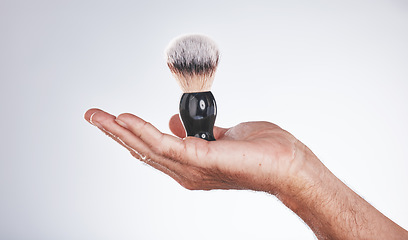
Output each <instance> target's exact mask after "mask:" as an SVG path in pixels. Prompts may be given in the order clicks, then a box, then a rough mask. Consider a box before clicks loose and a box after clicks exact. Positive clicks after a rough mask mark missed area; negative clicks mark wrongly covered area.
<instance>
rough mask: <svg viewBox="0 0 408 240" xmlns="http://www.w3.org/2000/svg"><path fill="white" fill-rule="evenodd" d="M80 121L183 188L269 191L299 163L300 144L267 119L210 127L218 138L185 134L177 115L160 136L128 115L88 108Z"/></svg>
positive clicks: (151, 126) (151, 128)
mask: <svg viewBox="0 0 408 240" xmlns="http://www.w3.org/2000/svg"><path fill="white" fill-rule="evenodd" d="M85 119H86V120H88V121H89V122H91V123H92V124H94V125H96V126H97V127H99V128H100V129H101V130H102V131H104V132H105V133H106V134H107V135H109V136H110V137H112V138H113V139H114V140H116V141H117V142H119V143H120V144H121V145H122V146H124V147H125V148H127V149H128V150H129V151H130V153H131V154H132V155H133V156H134V157H136V158H138V159H140V160H141V161H143V162H145V163H147V164H149V165H151V166H152V167H154V168H156V169H158V170H160V171H162V172H164V173H166V174H167V175H169V176H171V177H172V178H174V179H175V180H176V181H177V182H179V183H180V184H181V185H182V186H184V187H185V188H188V189H202V190H210V189H253V190H261V191H268V192H271V191H274V188H276V187H277V186H279V185H280V184H283V182H284V180H285V179H286V178H287V176H289V175H293V174H295V172H296V171H297V170H298V168H299V167H300V166H301V164H300V163H299V161H295V160H296V159H297V158H296V152H297V148H298V147H299V146H301V145H302V144H300V142H299V141H297V140H296V138H294V137H293V136H292V135H291V134H290V133H288V132H286V131H284V130H282V129H281V128H280V127H278V126H277V125H275V124H272V123H269V122H247V123H241V124H238V125H237V126H235V127H232V128H219V127H215V128H214V136H215V138H216V139H217V141H212V142H208V141H205V140H202V139H199V138H194V137H187V138H185V131H184V128H183V126H182V124H181V121H180V119H179V117H178V115H174V116H173V117H172V118H171V119H170V123H169V127H170V130H171V131H172V132H173V133H174V134H175V135H176V136H177V137H175V136H172V135H168V134H164V133H162V132H160V131H159V130H157V129H156V128H155V127H154V126H153V125H151V124H150V123H147V122H145V121H144V120H142V119H140V118H139V117H137V116H134V115H132V114H128V113H126V114H121V115H119V116H118V117H115V116H113V115H110V114H108V113H106V112H104V111H102V110H99V109H90V110H88V111H87V113H86V114H85Z"/></svg>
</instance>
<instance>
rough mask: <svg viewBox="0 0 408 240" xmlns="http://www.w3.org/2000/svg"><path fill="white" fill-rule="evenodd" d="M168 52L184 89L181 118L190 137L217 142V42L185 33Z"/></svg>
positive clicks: (168, 60) (170, 45)
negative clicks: (213, 84)
mask: <svg viewBox="0 0 408 240" xmlns="http://www.w3.org/2000/svg"><path fill="white" fill-rule="evenodd" d="M166 55H167V65H168V66H169V68H170V71H171V72H172V74H173V76H174V77H175V78H176V80H177V82H178V83H179V85H180V87H181V90H182V91H183V95H182V96H181V99H180V118H181V120H182V122H183V125H184V128H185V130H186V133H187V136H194V137H198V138H202V139H205V140H207V141H215V138H214V134H213V128H214V123H215V118H216V115H217V105H216V103H215V99H214V96H213V94H212V93H211V86H212V83H213V81H214V74H215V71H216V70H217V66H218V59H219V51H218V47H217V45H216V44H215V43H214V42H213V41H212V40H211V39H210V38H208V37H206V36H203V35H185V36H181V37H178V38H176V39H174V40H173V41H172V42H171V43H170V44H169V46H168V47H167V50H166Z"/></svg>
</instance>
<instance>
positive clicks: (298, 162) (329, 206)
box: [85, 109, 408, 239]
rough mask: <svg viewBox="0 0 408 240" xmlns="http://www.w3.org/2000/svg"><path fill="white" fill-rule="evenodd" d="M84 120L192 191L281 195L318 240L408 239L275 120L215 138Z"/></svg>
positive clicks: (122, 119)
mask: <svg viewBox="0 0 408 240" xmlns="http://www.w3.org/2000/svg"><path fill="white" fill-rule="evenodd" d="M85 119H86V120H87V121H89V122H90V123H91V124H93V125H95V126H96V127H98V128H99V129H101V130H102V131H103V132H105V133H106V134H107V135H108V136H110V137H112V138H113V139H114V140H115V141H117V142H118V143H119V144H121V145H122V146H124V147H125V148H126V149H127V150H129V151H130V153H131V154H132V156H134V157H136V158H137V159H139V160H141V161H143V162H145V163H147V164H148V165H150V166H152V167H154V168H156V169H158V170H160V171H162V172H164V173H166V174H167V175H169V176H170V177H172V178H173V179H174V180H176V181H177V182H178V183H179V184H180V185H181V186H183V187H185V188H187V189H190V190H211V189H247V190H249V189H250V190H255V191H264V192H268V193H270V194H273V195H275V196H276V197H277V198H278V199H279V200H281V201H282V202H283V203H284V204H285V205H286V206H287V207H289V208H290V209H291V210H292V211H293V212H295V213H296V214H297V215H298V216H299V217H300V218H302V219H303V221H304V222H305V223H306V224H307V225H308V226H309V227H310V228H311V229H312V231H313V232H314V233H315V235H316V236H317V238H318V239H408V232H407V231H406V230H404V229H403V228H401V227H400V226H398V225H397V224H396V223H394V222H393V221H391V220H390V219H388V218H387V217H386V216H384V215H383V214H382V213H380V212H379V211H378V210H377V209H375V208H374V207H373V206H371V205H370V204H369V203H368V202H366V201H365V200H364V199H363V198H361V197H360V196H358V195H357V194H356V193H355V192H353V191H352V190H351V189H350V188H348V187H347V186H346V185H345V184H344V183H343V182H341V181H340V180H339V179H338V178H337V177H336V176H334V175H333V174H332V173H331V172H330V171H329V169H327V168H326V167H325V166H324V165H323V164H322V162H321V161H320V160H319V159H318V158H317V157H316V156H315V155H314V154H313V153H312V151H310V149H308V148H307V147H306V146H305V145H304V144H303V143H301V142H300V141H299V140H297V139H296V138H295V137H294V136H293V135H291V134H290V133H289V132H287V131H285V130H283V129H281V128H280V127H278V126H277V125H275V124H272V123H269V122H247V123H241V124H238V125H237V126H235V127H232V128H219V127H214V136H215V138H216V140H217V141H213V142H207V141H205V140H202V139H198V138H193V137H185V131H184V128H183V126H182V124H181V121H180V119H179V117H178V115H174V116H173V117H172V118H171V119H170V123H169V127H170V130H171V131H172V132H173V133H174V135H175V136H173V135H169V134H164V133H162V132H160V131H159V130H158V129H156V128H155V127H154V126H153V125H151V124H150V123H148V122H146V121H144V120H142V119H141V118H139V117H137V116H135V115H132V114H129V113H124V114H121V115H119V116H117V117H115V116H113V115H111V114H109V113H106V112H104V111H102V110H99V109H90V110H88V111H87V112H86V113H85Z"/></svg>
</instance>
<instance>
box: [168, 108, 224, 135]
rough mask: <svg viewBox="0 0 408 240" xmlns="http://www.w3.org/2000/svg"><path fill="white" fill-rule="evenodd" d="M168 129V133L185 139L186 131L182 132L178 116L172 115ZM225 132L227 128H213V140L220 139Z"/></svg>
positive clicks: (182, 128)
mask: <svg viewBox="0 0 408 240" xmlns="http://www.w3.org/2000/svg"><path fill="white" fill-rule="evenodd" d="M169 128H170V131H171V132H172V133H173V134H174V135H176V136H177V137H180V138H185V137H186V131H185V130H184V127H183V124H182V123H181V120H180V116H179V114H174V115H173V116H172V117H171V118H170V121H169ZM226 131H228V128H220V127H214V130H213V132H214V137H215V139H219V138H220V137H222V136H223V135H224V133H225V132H226Z"/></svg>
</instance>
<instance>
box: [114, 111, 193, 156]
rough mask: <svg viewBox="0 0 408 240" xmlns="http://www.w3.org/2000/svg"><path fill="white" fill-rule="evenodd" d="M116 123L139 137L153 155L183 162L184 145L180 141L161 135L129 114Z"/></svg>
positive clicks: (117, 119)
mask: <svg viewBox="0 0 408 240" xmlns="http://www.w3.org/2000/svg"><path fill="white" fill-rule="evenodd" d="M116 121H117V122H118V123H119V124H120V125H121V126H122V127H124V128H127V129H128V130H130V131H131V132H132V133H133V134H134V135H135V136H137V137H139V138H140V139H141V140H142V141H143V142H144V143H145V144H146V145H147V146H148V147H149V148H150V149H151V150H152V151H153V152H154V153H155V154H157V155H159V156H164V157H166V158H169V159H172V160H175V161H178V162H181V160H183V155H184V152H185V145H184V141H183V140H182V139H180V138H176V137H174V136H171V135H168V134H163V133H162V132H160V131H159V130H158V129H157V128H155V127H154V126H153V125H152V124H150V123H148V122H146V121H144V120H143V119H141V118H139V117H137V116H135V115H133V114H130V113H124V114H121V115H119V116H118V117H117V118H116Z"/></svg>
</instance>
